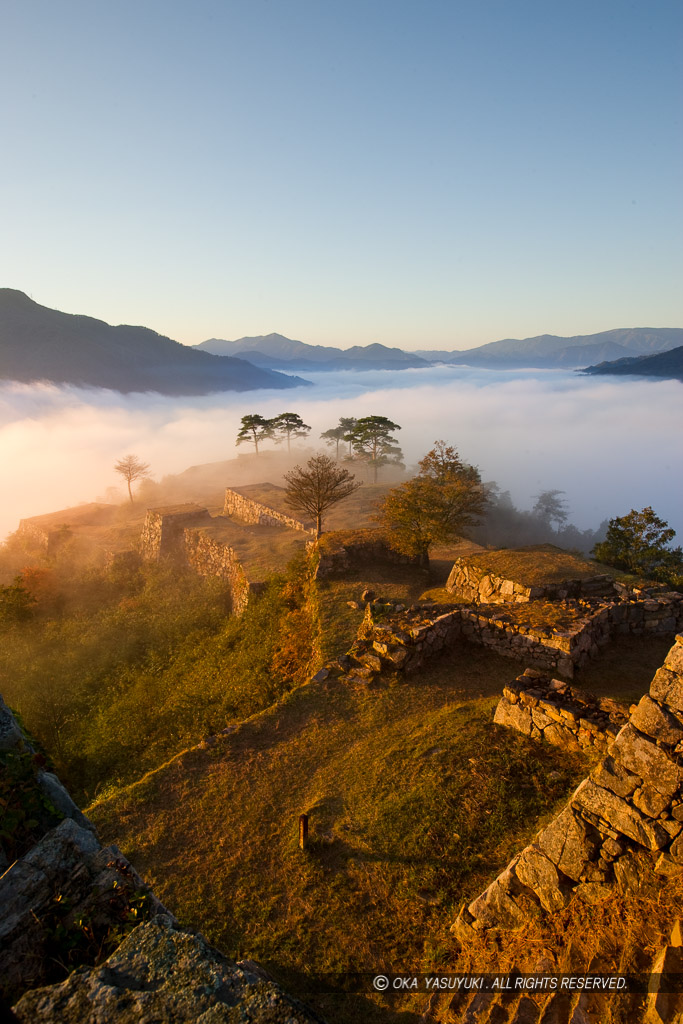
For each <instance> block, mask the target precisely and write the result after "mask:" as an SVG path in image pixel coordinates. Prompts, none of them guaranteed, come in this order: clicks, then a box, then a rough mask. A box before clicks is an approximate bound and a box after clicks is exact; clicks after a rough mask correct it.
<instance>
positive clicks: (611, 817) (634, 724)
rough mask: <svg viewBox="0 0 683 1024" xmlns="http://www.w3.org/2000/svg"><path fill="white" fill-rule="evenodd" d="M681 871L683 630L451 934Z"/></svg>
mask: <svg viewBox="0 0 683 1024" xmlns="http://www.w3.org/2000/svg"><path fill="white" fill-rule="evenodd" d="M679 874H683V637H682V636H677V637H676V642H675V644H674V646H673V647H672V648H671V650H670V651H669V653H668V655H667V657H666V659H665V661H664V665H663V666H662V668H660V669H659V670H658V671H657V673H656V675H655V677H654V679H653V681H652V684H651V686H650V691H649V694H647V695H645V696H644V697H643V698H642V699H641V700H640V702H639V703H638V705H637V707H636V708H635V710H634V711H633V713H632V714H631V716H630V718H629V720H628V722H627V723H626V725H624V727H623V728H622V729H621V730H620V731H619V733H618V735H617V736H616V738H615V740H614V742H613V743H612V744H611V745H610V747H609V750H608V753H607V756H605V757H604V758H603V759H602V760H601V761H600V763H599V764H598V765H597V767H596V768H595V769H594V770H593V771H592V772H591V773H590V775H589V776H588V778H586V779H584V781H583V782H582V783H581V784H580V786H579V787H578V789H577V790H576V791H575V792H574V794H573V795H572V796H571V797H570V799H569V801H568V803H567V805H566V806H565V807H564V808H563V810H562V811H561V812H560V813H559V814H558V816H557V817H556V818H555V819H554V820H553V821H552V822H551V824H550V825H549V826H548V827H547V828H545V829H543V830H542V831H541V832H540V833H539V834H538V835H537V836H536V838H535V840H534V841H533V842H532V843H531V844H530V845H529V846H527V847H526V848H525V849H524V850H522V852H521V853H519V854H518V855H517V856H516V857H515V858H514V859H513V860H512V861H511V862H510V863H509V864H508V866H507V867H506V868H505V870H504V871H503V872H502V873H501V874H500V875H499V876H498V878H496V879H495V881H493V882H492V883H491V885H490V886H489V887H488V889H487V890H486V891H485V892H483V893H482V894H481V895H480V896H479V897H477V899H475V900H473V901H472V902H471V903H470V904H469V906H465V907H463V908H462V910H461V911H460V914H459V916H458V919H457V920H456V922H455V924H454V925H453V931H454V933H455V934H456V935H457V936H459V937H460V938H461V939H466V938H467V937H468V936H470V935H471V934H472V932H473V930H474V931H477V930H478V931H481V930H486V929H491V928H504V929H510V928H516V927H519V926H521V925H523V924H524V923H525V921H526V920H527V919H528V916H529V915H530V914H533V913H538V912H539V911H546V912H549V913H552V912H553V911H556V910H559V909H561V908H562V907H564V906H565V905H566V904H567V902H568V901H569V900H570V899H572V898H575V897H578V898H580V899H582V900H585V901H586V902H589V903H590V902H595V901H598V900H602V899H606V898H608V897H609V896H610V895H611V894H612V892H613V891H614V889H615V888H616V889H623V890H629V891H635V892H638V891H644V890H646V889H647V888H648V887H652V885H653V884H654V885H655V886H656V882H657V879H658V878H665V877H671V876H674V875H679Z"/></svg>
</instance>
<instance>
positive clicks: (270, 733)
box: [88, 648, 585, 1021]
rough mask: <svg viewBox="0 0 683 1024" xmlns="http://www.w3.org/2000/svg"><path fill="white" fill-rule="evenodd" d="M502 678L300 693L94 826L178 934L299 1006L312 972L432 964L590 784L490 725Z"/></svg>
mask: <svg viewBox="0 0 683 1024" xmlns="http://www.w3.org/2000/svg"><path fill="white" fill-rule="evenodd" d="M510 668H511V666H510V662H509V661H506V660H504V659H502V658H498V657H496V656H495V655H493V654H491V653H490V652H486V651H484V650H481V649H470V648H461V649H459V650H458V651H456V652H454V653H453V654H452V655H451V656H449V657H448V658H446V659H439V660H438V661H437V662H435V663H434V665H432V666H431V669H430V671H428V672H425V673H424V674H421V675H420V677H419V678H415V679H409V680H407V681H402V682H401V683H398V684H396V685H393V686H387V687H384V688H380V689H377V690H371V691H368V690H365V689H361V690H353V689H351V688H349V687H347V686H346V685H344V684H341V683H339V682H337V681H332V682H330V683H324V684H309V685H307V686H304V687H301V688H299V689H298V690H296V691H294V692H292V693H290V694H288V695H287V696H286V697H284V698H283V699H282V700H281V701H280V702H279V703H278V704H277V705H275V706H274V707H272V708H271V709H269V710H268V711H265V712H263V713H261V714H260V715H257V716H255V717H254V718H253V719H251V720H250V721H248V722H246V723H245V724H243V725H242V726H241V727H240V728H239V729H238V730H237V731H236V732H235V733H234V734H232V735H230V736H228V737H225V738H221V739H220V740H218V741H217V743H216V744H215V745H214V746H210V747H207V748H205V749H200V748H194V749H193V750H190V751H188V752H186V753H185V754H183V755H181V756H179V757H178V758H176V759H175V760H174V761H173V762H171V763H170V764H169V765H167V766H165V767H163V768H161V769H160V770H159V771H157V772H155V773H152V774H150V775H148V776H146V777H145V778H144V779H143V780H141V782H140V783H138V784H136V785H134V786H132V787H129V788H128V789H126V790H123V791H122V792H120V793H119V794H118V795H116V796H115V797H113V798H110V799H109V800H106V801H104V802H102V803H96V804H95V805H93V806H92V807H91V808H90V809H89V811H88V813H89V814H90V815H91V816H92V817H93V819H94V820H95V822H96V824H97V825H98V828H99V829H100V831H101V833H102V835H103V837H104V838H105V840H112V841H116V842H117V843H118V844H120V845H121V846H122V848H123V849H124V852H125V853H126V854H127V855H129V856H130V857H131V858H132V860H133V862H134V863H135V864H136V866H137V867H138V868H139V869H140V870H141V871H142V873H143V875H145V876H146V877H147V878H148V879H149V880H150V881H151V882H152V884H153V886H154V888H155V891H156V892H157V893H158V895H159V896H160V897H161V899H163V900H164V902H166V903H167V904H168V905H169V906H170V907H172V909H173V910H174V911H175V912H176V913H177V914H178V916H179V917H180V918H181V920H183V921H184V922H186V923H188V924H191V925H193V926H195V927H197V928H201V930H202V931H203V932H205V933H206V934H207V935H208V937H209V938H210V939H211V940H212V941H214V942H216V943H217V944H218V945H219V946H220V947H221V948H222V949H224V950H225V951H227V952H228V953H229V954H231V955H234V956H239V955H242V956H244V955H246V956H249V957H253V958H255V959H259V960H261V961H264V962H266V963H267V964H269V965H270V966H271V967H272V968H274V970H275V972H276V973H277V974H279V975H280V976H281V977H282V978H283V980H284V981H285V982H286V983H287V985H288V986H289V987H290V988H291V989H293V990H294V991H295V992H298V993H300V994H302V995H304V996H306V995H307V992H306V984H305V979H304V978H300V977H299V975H305V974H306V973H308V972H310V971H315V970H317V971H339V970H353V969H357V970H366V971H372V970H375V969H380V968H383V969H391V968H392V967H394V966H396V965H397V964H400V965H402V969H403V968H405V969H410V968H412V969H420V968H424V967H429V966H433V965H436V964H438V963H439V962H440V961H441V959H442V958H443V957H444V956H446V955H447V954H448V951H449V949H451V948H452V943H451V940H450V938H449V934H448V927H449V924H450V922H451V921H452V919H453V916H454V913H455V912H456V911H457V908H458V905H459V904H460V903H461V902H462V900H463V899H465V898H467V897H471V896H473V895H475V894H476V893H477V892H478V891H479V890H480V889H481V888H482V887H483V886H484V885H485V884H486V882H487V880H488V878H489V876H490V875H491V874H492V873H494V872H495V871H496V869H497V868H498V866H499V865H500V864H501V863H504V862H505V860H506V859H507V858H508V857H509V856H511V854H512V853H513V851H514V849H515V848H516V847H517V846H519V845H520V843H522V842H523V841H524V840H525V839H527V838H528V837H529V836H530V834H531V832H532V831H533V830H534V828H535V827H536V826H537V823H538V821H539V818H540V817H541V816H542V815H543V814H546V813H548V812H549V811H550V810H551V809H552V808H553V807H554V806H555V805H556V803H557V801H558V800H560V799H561V798H562V797H564V796H565V795H566V793H567V792H568V790H569V789H570V788H571V787H572V785H573V784H575V783H576V781H577V780H578V779H579V778H580V777H581V776H582V775H583V774H584V773H585V762H584V761H583V760H582V759H579V758H567V756H566V755H561V756H560V755H558V754H557V753H556V752H555V751H553V750H551V749H550V748H543V749H541V748H538V747H536V746H534V745H533V744H531V743H529V742H528V741H527V740H525V739H524V738H522V737H521V736H517V735H515V734H513V733H510V732H509V731H506V730H502V729H498V728H497V727H492V726H491V715H492V711H493V707H494V705H495V702H496V699H497V695H498V694H499V692H500V689H501V687H502V686H503V684H504V683H505V682H506V681H507V680H508V679H509V678H510V675H511V672H510ZM473 783H474V785H473ZM302 812H306V813H308V814H309V815H310V828H311V839H312V849H311V850H310V852H309V853H307V854H305V855H304V854H302V853H301V852H300V851H299V850H298V848H297V845H296V843H297V820H298V815H299V814H300V813H302ZM309 998H313V997H311V996H310V994H309ZM318 1005H319V1006H320V1007H321V1008H322V1010H323V1011H324V1013H325V1014H326V1015H327V1016H328V1017H329V1019H330V1020H331V1021H342V1020H351V1019H354V1017H353V1012H352V1009H351V1007H349V1006H348V1005H346V1004H343V1005H342V1004H340V1003H339V1000H338V998H336V997H335V999H334V1000H331V1001H330V1000H322V1002H321V1003H318ZM378 1012H379V1011H378ZM356 1019H369V1018H366V1017H364V1016H361V1017H359V1018H356ZM376 1019H384V1017H377V1018H376ZM386 1019H387V1020H394V1019H398V1018H396V1017H394V1016H393V1015H392V1014H388V1015H387V1016H386Z"/></svg>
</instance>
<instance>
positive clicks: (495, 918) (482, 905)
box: [467, 858, 538, 931]
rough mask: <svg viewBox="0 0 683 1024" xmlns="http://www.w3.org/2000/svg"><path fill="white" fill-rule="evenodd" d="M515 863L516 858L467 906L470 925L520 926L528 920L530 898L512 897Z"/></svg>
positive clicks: (478, 926) (479, 927)
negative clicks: (470, 917)
mask: <svg viewBox="0 0 683 1024" xmlns="http://www.w3.org/2000/svg"><path fill="white" fill-rule="evenodd" d="M516 865H517V858H515V859H514V860H513V861H511V863H510V864H508V866H507V868H506V869H505V871H503V873H502V874H500V875H499V876H498V878H496V879H495V880H494V881H493V882H491V884H490V886H489V887H488V889H486V890H485V891H484V892H483V893H482V894H481V896H478V897H477V899H476V900H474V901H473V902H472V903H470V905H469V907H468V908H467V910H468V912H469V913H470V914H471V916H472V919H473V920H472V927H473V928H475V929H477V931H482V930H484V929H488V928H503V929H504V928H521V927H522V925H523V924H525V922H526V921H527V920H528V918H529V916H530V912H531V908H532V900H531V899H526V900H524V899H519V898H517V899H513V897H512V892H511V891H512V889H513V887H514V885H515V883H516V881H517V880H516V878H515V876H514V873H513V872H514V870H515V868H516ZM537 906H538V905H537Z"/></svg>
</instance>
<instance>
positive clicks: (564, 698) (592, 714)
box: [493, 668, 629, 751]
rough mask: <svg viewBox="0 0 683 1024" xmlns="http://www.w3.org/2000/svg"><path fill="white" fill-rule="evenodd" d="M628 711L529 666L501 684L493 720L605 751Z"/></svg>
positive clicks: (562, 743) (558, 743)
mask: <svg viewBox="0 0 683 1024" xmlns="http://www.w3.org/2000/svg"><path fill="white" fill-rule="evenodd" d="M628 716H629V709H628V707H627V706H626V705H625V704H620V703H618V702H617V701H614V700H610V699H608V698H603V699H600V698H598V697H594V696H593V695H592V694H590V693H587V692H586V691H585V690H579V689H578V688H577V687H573V686H570V685H569V683H565V682H563V681H562V680H561V679H548V678H547V676H544V675H543V674H542V673H541V672H538V671H536V670H535V669H529V668H528V669H526V670H525V671H524V672H523V673H522V675H521V676H518V677H517V678H516V679H515V680H514V681H513V682H511V683H508V685H507V686H506V687H505V688H504V690H503V696H502V697H501V699H500V701H499V703H498V707H497V708H496V713H495V715H494V718H493V721H494V722H495V723H496V725H505V726H508V727H509V728H511V729H517V730H518V731H519V732H521V733H523V734H524V735H525V736H529V737H530V738H531V739H532V740H545V741H546V742H547V743H551V744H552V745H553V746H555V747H563V748H564V749H565V750H581V749H585V748H587V747H595V748H596V749H598V750H602V751H606V750H607V747H608V745H609V744H610V743H611V742H612V741H613V740H614V739H615V737H616V735H617V733H618V732H619V730H620V729H621V727H622V726H623V725H625V724H626V721H627V720H628Z"/></svg>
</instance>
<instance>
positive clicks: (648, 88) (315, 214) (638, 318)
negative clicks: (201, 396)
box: [0, 0, 683, 349]
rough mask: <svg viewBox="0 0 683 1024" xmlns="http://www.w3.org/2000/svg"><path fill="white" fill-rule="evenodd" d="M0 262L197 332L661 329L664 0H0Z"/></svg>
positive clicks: (25, 287)
mask: <svg viewBox="0 0 683 1024" xmlns="http://www.w3.org/2000/svg"><path fill="white" fill-rule="evenodd" d="M2 22H3V30H2V34H1V36H0V96H2V101H0V102H1V106H0V133H1V134H0V138H2V142H3V156H2V160H1V161H0V231H1V233H2V244H1V245H0V286H4V287H12V288H19V289H20V290H22V291H25V292H27V293H28V294H29V295H31V296H32V297H33V298H34V299H35V300H36V301H37V302H40V303H41V304H43V305H46V306H50V307H53V308H57V309H62V310H64V311H66V312H71V313H84V314H87V315H90V316H95V317H97V318H100V319H103V320H106V321H107V322H110V323H114V324H118V323H131V324H143V325H145V326H147V327H151V328H153V329H155V330H157V331H159V332H160V333H162V334H167V335H169V336H170V337H172V338H175V339H176V340H178V341H181V342H184V343H186V344H196V343H198V342H200V341H202V340H204V339H206V338H209V337H219V338H229V339H235V338H239V337H242V336H244V335H257V334H266V333H270V332H273V331H277V332H279V333H282V334H285V335H287V336H288V337H292V338H297V339H300V340H302V341H307V342H309V343H313V344H327V345H339V346H341V347H347V346H350V345H354V344H369V343H371V342H381V343H383V344H389V345H398V346H400V347H403V348H408V349H415V348H421V347H424V348H449V349H453V348H468V347H472V346H474V345H479V344H483V343H485V342H489V341H495V340H497V339H499V338H505V337H528V336H532V335H537V334H542V333H551V334H559V335H564V336H566V335H574V334H589V333H594V332H597V331H601V330H609V329H611V328H617V327H677V326H682V325H683V316H681V312H682V311H681V299H680V294H681V289H680V281H681V277H682V270H683V266H682V264H683V260H682V258H681V255H682V252H681V250H682V247H683V230H682V228H683V223H682V222H683V218H682V216H681V206H682V203H681V187H680V182H681V181H683V158H682V157H683V152H682V151H683V139H682V135H681V95H682V94H683V93H682V89H681V86H682V85H683V75H682V73H681V70H682V63H683V46H682V43H683V6H682V5H681V4H680V2H679V0H652V2H651V3H648V4H646V3H643V2H642V0H638V2H632V0H572V2H571V3H569V2H567V0H557V2H553V3H549V2H548V0H514V2H511V0H371V2H370V0H344V2H341V0H195V2H193V3H192V4H190V3H188V2H187V0H186V2H180V0H163V2H160V0H135V2H131V0H117V3H115V4H114V3H105V2H104V0H63V2H60V3H57V4H56V3H54V0H5V3H4V4H3V15H2Z"/></svg>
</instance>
